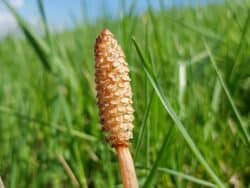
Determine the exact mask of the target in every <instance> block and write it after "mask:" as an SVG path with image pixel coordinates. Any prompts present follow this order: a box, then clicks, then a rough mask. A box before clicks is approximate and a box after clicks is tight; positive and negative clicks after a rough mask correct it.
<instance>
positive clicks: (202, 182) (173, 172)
mask: <svg viewBox="0 0 250 188" xmlns="http://www.w3.org/2000/svg"><path fill="white" fill-rule="evenodd" d="M136 168H140V169H149V168H145V167H143V166H136ZM157 170H158V171H159V172H164V173H167V174H170V175H173V176H178V177H180V178H183V179H185V180H188V181H190V182H194V183H197V184H200V185H203V186H206V187H216V185H215V184H213V183H211V182H209V181H205V180H202V179H199V178H196V177H194V176H190V175H188V174H185V173H182V172H178V171H176V170H173V169H170V168H165V167H164V168H163V167H158V168H157Z"/></svg>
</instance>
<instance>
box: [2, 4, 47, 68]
mask: <svg viewBox="0 0 250 188" xmlns="http://www.w3.org/2000/svg"><path fill="white" fill-rule="evenodd" d="M2 2H3V3H4V4H5V5H6V7H7V8H8V9H9V10H10V12H11V13H12V15H13V16H14V17H15V19H16V21H17V23H18V25H19V27H20V28H21V30H22V31H23V33H24V35H25V37H26V38H27V40H28V41H29V42H30V44H31V46H32V47H33V48H34V51H35V52H36V54H37V55H38V57H39V58H40V60H41V63H42V64H43V66H44V68H45V69H46V70H48V71H51V66H50V63H49V58H48V54H49V48H48V46H47V45H46V43H45V42H44V41H42V40H41V39H40V38H38V37H37V36H36V34H35V33H34V32H33V31H32V30H31V29H30V28H29V27H28V24H27V23H26V22H25V20H24V19H23V18H22V17H21V16H20V15H19V14H18V13H17V11H16V10H15V9H14V8H13V7H12V6H11V5H10V4H9V3H8V2H7V1H6V0H2Z"/></svg>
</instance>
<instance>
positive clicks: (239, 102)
mask: <svg viewBox="0 0 250 188" xmlns="http://www.w3.org/2000/svg"><path fill="white" fill-rule="evenodd" d="M146 2H147V1H146ZM164 2H165V1H163V0H162V1H161V0H160V1H158V3H159V5H160V6H159V7H160V8H159V9H157V10H156V9H154V8H153V5H151V4H150V2H149V3H148V5H149V6H148V8H147V10H145V11H144V12H143V13H141V14H137V11H136V7H137V6H138V5H137V1H132V3H129V4H127V2H126V1H119V13H120V14H121V17H119V18H117V19H114V18H112V19H111V17H110V15H109V13H108V12H109V11H108V8H107V7H106V8H105V6H104V7H102V8H99V9H97V10H96V11H99V13H100V15H101V16H100V17H99V18H98V19H97V20H96V21H94V22H93V21H91V18H89V16H88V15H86V16H85V17H83V18H82V20H80V21H79V20H77V19H75V18H73V17H72V25H73V26H72V27H71V28H70V29H65V30H62V31H60V32H52V31H51V30H50V27H49V26H48V22H47V16H46V9H44V6H43V1H42V0H38V1H37V3H36V5H37V7H38V10H39V11H38V12H37V15H38V16H40V18H41V19H40V22H41V23H40V27H39V31H38V29H37V28H35V27H34V26H33V25H32V24H30V23H29V22H27V20H26V19H25V18H23V17H22V16H20V15H19V12H18V11H17V10H16V9H15V8H13V6H12V5H10V4H9V3H8V1H5V0H1V3H2V6H4V4H5V6H7V7H8V11H9V13H11V14H12V15H13V16H14V18H15V20H16V22H17V23H18V24H19V28H20V32H21V33H23V34H22V35H20V34H14V33H12V34H9V35H6V36H3V37H1V39H0V176H1V178H2V181H3V183H4V184H5V186H6V187H10V188H17V187H18V188H21V187H93V188H94V187H98V188H99V187H100V188H101V187H110V188H111V187H121V179H120V175H119V166H118V163H117V159H116V155H115V152H114V150H113V149H112V148H111V146H110V145H108V144H106V143H105V141H104V137H103V134H102V132H101V125H100V123H99V117H98V109H97V106H96V98H95V95H96V93H95V84H94V57H93V47H94V43H95V39H96V37H97V35H98V34H99V32H100V31H101V30H102V29H103V28H109V29H110V30H111V31H112V32H113V33H114V35H115V37H116V38H117V40H118V41H119V43H120V44H121V46H122V48H123V50H124V52H125V54H126V60H127V62H128V64H129V68H130V76H131V79H132V82H131V84H132V90H133V101H134V105H133V106H134V108H135V121H134V124H135V129H134V139H133V140H132V144H131V151H132V155H133V157H134V161H135V166H136V172H137V176H138V179H139V183H140V186H141V187H159V188H160V187H183V188H185V187H206V186H207V187H216V186H218V187H223V186H225V187H235V188H241V187H242V188H243V187H244V188H245V187H250V158H249V154H250V147H249V146H250V140H249V132H250V131H249V129H250V126H249V123H250V53H249V52H250V33H249V27H250V1H248V0H242V1H229V0H228V1H224V2H218V3H216V2H213V3H211V2H207V3H205V4H204V3H203V4H196V3H195V1H190V4H185V5H184V4H183V5H181V4H180V5H178V6H173V7H166V6H164ZM72 3H73V2H72ZM96 4H98V1H96ZM124 7H127V8H124ZM58 9H60V5H58ZM85 9H87V8H86V7H85V8H83V10H82V11H83V12H84V11H85V12H88V10H85ZM55 11H56V10H55ZM83 15H84V14H83ZM0 27H5V26H4V25H0Z"/></svg>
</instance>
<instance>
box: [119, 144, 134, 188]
mask: <svg viewBox="0 0 250 188" xmlns="http://www.w3.org/2000/svg"><path fill="white" fill-rule="evenodd" d="M115 149H116V153H117V156H118V160H119V165H120V171H121V176H122V184H123V188H138V182H137V177H136V173H135V167H134V162H133V159H132V156H131V154H130V151H129V148H128V147H127V146H118V147H116V148H115Z"/></svg>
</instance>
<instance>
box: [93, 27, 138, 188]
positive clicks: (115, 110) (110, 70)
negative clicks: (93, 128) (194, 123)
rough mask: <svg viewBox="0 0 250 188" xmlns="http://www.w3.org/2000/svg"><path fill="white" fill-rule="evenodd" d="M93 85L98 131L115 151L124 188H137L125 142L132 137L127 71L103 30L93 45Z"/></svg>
mask: <svg viewBox="0 0 250 188" xmlns="http://www.w3.org/2000/svg"><path fill="white" fill-rule="evenodd" d="M95 68H96V73H95V76H96V77H95V82H96V91H97V100H98V102H97V103H98V107H99V114H100V119H101V124H102V129H103V131H104V132H105V136H106V140H107V142H109V143H111V144H112V146H113V147H114V148H115V150H116V153H117V157H118V160H119V165H120V171H121V176H122V182H123V187H124V188H137V187H138V182H137V178H136V173H135V168H134V163H133V159H132V157H131V154H130V150H129V140H130V139H131V138H132V137H133V133H132V130H133V119H134V116H133V112H134V110H133V107H132V91H131V86H130V78H129V75H128V72H129V69H128V65H127V63H126V61H125V55H124V53H123V51H122V49H121V47H120V46H119V44H118V42H117V41H116V39H115V38H114V36H113V34H112V33H111V32H110V31H109V30H108V29H104V30H103V31H102V32H101V33H100V34H99V36H98V38H97V39H96V44H95Z"/></svg>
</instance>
